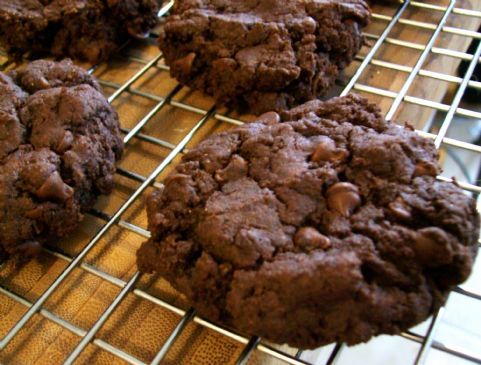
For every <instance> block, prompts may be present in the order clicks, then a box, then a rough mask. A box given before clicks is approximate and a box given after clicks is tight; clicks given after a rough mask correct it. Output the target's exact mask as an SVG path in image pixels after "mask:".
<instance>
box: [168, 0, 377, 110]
mask: <svg viewBox="0 0 481 365" xmlns="http://www.w3.org/2000/svg"><path fill="white" fill-rule="evenodd" d="M369 16H370V13H369V9H368V7H367V5H366V3H365V2H364V0H348V1H341V0H326V1H311V2H306V1H302V0H295V1H282V0H260V1H258V0H256V1H253V0H248V1H234V0H225V1H219V0H179V1H176V3H175V5H174V8H173V10H172V15H171V16H169V17H168V18H167V21H166V23H165V25H164V26H163V29H162V31H161V34H160V48H161V49H162V51H163V53H164V56H165V61H166V63H167V64H168V65H170V67H171V68H170V72H171V74H172V76H174V77H175V78H177V79H178V80H179V81H180V82H181V83H183V84H185V85H188V86H190V87H192V88H194V89H199V90H202V91H204V92H205V93H207V94H209V95H212V96H214V97H215V98H216V99H217V101H218V102H219V103H221V104H227V105H229V106H233V107H237V108H240V109H243V108H245V107H248V108H249V109H250V111H252V112H254V113H255V114H259V113H261V112H264V111H269V110H282V109H286V108H288V107H292V106H293V105H297V104H299V103H300V102H304V101H307V100H311V99H314V98H316V97H318V96H320V95H322V94H324V93H325V91H326V90H327V89H328V88H329V87H330V86H331V85H332V84H333V83H334V81H335V79H336V76H337V75H338V73H339V72H340V71H341V70H342V69H344V68H345V67H346V66H347V65H348V64H349V63H350V62H351V61H352V59H353V57H354V55H355V54H356V53H357V52H358V51H359V49H360V48H361V46H362V44H363V36H362V35H361V27H363V26H365V25H366V24H367V23H368V21H369Z"/></svg>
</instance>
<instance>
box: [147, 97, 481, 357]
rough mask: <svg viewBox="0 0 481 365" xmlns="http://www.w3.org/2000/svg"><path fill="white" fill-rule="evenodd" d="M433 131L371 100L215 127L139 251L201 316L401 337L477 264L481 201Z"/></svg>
mask: <svg viewBox="0 0 481 365" xmlns="http://www.w3.org/2000/svg"><path fill="white" fill-rule="evenodd" d="M437 157H438V156H437V152H436V149H435V148H434V145H433V143H432V141H430V140H427V139H424V138H421V137H420V136H419V135H417V134H416V133H415V132H414V131H412V130H411V129H410V128H400V127H398V126H396V125H394V124H393V123H391V122H387V121H385V120H384V119H383V118H382V117H381V115H380V114H379V111H378V109H377V107H375V106H373V105H371V104H368V103H367V101H366V100H364V99H362V98H361V97H358V96H354V95H351V96H348V97H343V98H334V99H332V100H330V101H327V102H321V101H311V102H309V103H306V104H304V105H301V106H299V107H297V108H295V109H292V110H290V111H288V112H284V113H282V114H281V115H280V116H279V115H278V114H276V113H272V112H271V113H268V114H265V115H263V116H261V117H260V119H259V120H258V121H257V122H255V123H252V124H246V125H244V126H242V127H239V128H237V129H233V130H230V131H227V132H224V133H221V134H217V135H214V136H212V137H210V138H208V139H207V140H205V141H204V142H202V143H201V144H200V145H199V146H198V147H196V148H193V149H191V150H190V151H189V152H188V153H186V154H185V156H184V158H183V160H182V162H181V163H180V165H178V166H177V167H176V169H175V171H174V172H173V173H172V174H171V175H170V176H169V177H168V178H167V179H166V181H165V188H164V189H163V190H162V191H157V192H155V193H154V194H152V196H151V197H150V198H149V200H148V218H149V229H150V231H151V232H152V238H151V239H150V240H149V241H147V242H145V243H144V244H143V245H142V247H141V248H140V250H139V251H138V265H139V268H140V270H141V271H143V272H159V273H160V274H162V275H163V276H164V277H165V278H166V279H167V280H169V281H170V282H171V283H172V285H173V286H174V287H175V288H177V289H178V290H179V291H181V292H182V293H184V294H185V295H186V296H187V297H188V298H189V299H190V300H191V301H192V303H193V305H194V306H195V308H197V310H198V312H199V313H200V315H202V316H205V317H207V318H209V319H211V320H214V321H221V322H223V323H225V324H227V325H229V326H232V327H235V328H237V329H239V330H241V331H244V332H246V333H249V334H255V335H258V336H261V337H264V338H266V339H269V340H272V341H275V342H280V343H288V344H290V345H292V346H296V347H300V348H314V347H317V346H320V345H323V344H327V343H330V342H333V341H342V342H346V343H348V344H350V345H352V344H356V343H359V342H362V341H367V340H369V338H371V337H372V336H374V335H378V334H381V333H389V334H395V333H399V332H400V331H402V330H405V329H406V328H408V327H411V326H413V325H415V324H417V323H419V322H421V321H423V320H424V319H426V318H427V317H428V316H429V315H430V314H431V313H433V311H435V310H436V309H437V308H439V306H440V305H442V304H443V303H444V301H445V299H446V296H447V294H448V292H449V291H450V290H451V289H452V288H453V287H454V286H455V285H457V284H459V283H461V282H462V281H464V280H465V279H466V278H467V277H468V275H469V274H470V271H471V267H472V264H473V260H474V258H475V254H476V250H477V239H478V236H479V217H478V213H477V212H476V206H475V201H474V199H473V198H471V197H469V196H467V195H465V194H464V193H463V191H462V190H461V189H460V188H459V187H458V186H456V184H454V183H446V182H439V181H437V180H436V175H437V174H438V173H439V169H440V168H439V165H438V162H437Z"/></svg>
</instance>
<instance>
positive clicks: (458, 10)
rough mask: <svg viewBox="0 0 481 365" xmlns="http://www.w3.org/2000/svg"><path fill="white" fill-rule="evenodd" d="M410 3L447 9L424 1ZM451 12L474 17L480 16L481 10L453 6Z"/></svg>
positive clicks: (430, 8)
mask: <svg viewBox="0 0 481 365" xmlns="http://www.w3.org/2000/svg"><path fill="white" fill-rule="evenodd" d="M401 2H402V1H401ZM411 5H412V6H415V7H417V8H422V9H427V10H436V11H442V12H445V11H446V9H447V8H446V7H445V6H442V5H433V4H426V3H422V2H419V1H411ZM453 14H458V15H466V16H472V17H475V18H481V11H477V10H470V9H463V8H457V7H455V8H454V9H453Z"/></svg>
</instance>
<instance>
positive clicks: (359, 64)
mask: <svg viewBox="0 0 481 365" xmlns="http://www.w3.org/2000/svg"><path fill="white" fill-rule="evenodd" d="M172 5H173V1H170V2H168V3H167V4H165V5H164V7H163V8H162V9H161V11H160V12H159V16H160V17H163V16H164V15H165V14H166V13H167V12H168V10H169V9H170V7H171V6H172ZM479 5H480V6H479V8H480V9H478V10H472V9H465V8H463V7H461V6H458V5H457V3H456V1H455V0H451V1H446V5H432V4H428V3H423V2H418V1H409V0H406V1H404V2H400V5H399V7H397V8H396V9H394V10H393V13H392V14H391V15H385V14H379V13H374V14H373V19H374V22H376V23H378V25H379V26H380V27H382V31H381V32H380V33H378V34H373V33H370V32H369V29H368V31H366V33H365V36H366V38H367V39H369V40H370V41H371V42H372V47H371V48H370V49H367V51H366V52H364V53H363V54H362V53H361V55H359V56H358V57H357V59H356V62H355V64H354V65H353V68H352V74H351V75H350V77H349V79H348V81H347V83H344V85H342V86H343V90H342V92H341V93H340V94H341V95H345V94H347V93H349V92H351V91H356V92H361V93H364V94H366V95H367V96H376V97H381V98H382V99H383V100H389V101H390V104H389V106H388V107H387V108H386V109H387V111H386V117H387V118H393V117H394V116H395V115H397V113H398V112H399V111H400V109H401V108H402V106H404V105H411V106H415V107H417V108H427V109H430V110H432V111H435V112H438V113H444V114H442V115H443V117H442V122H441V123H440V124H439V126H437V127H436V128H435V127H433V125H432V123H426V126H424V127H423V128H420V130H418V132H419V133H420V134H421V135H423V136H425V137H426V138H431V139H433V140H434V143H435V145H436V147H437V148H457V149H460V150H465V151H470V152H471V153H475V154H481V146H479V145H478V144H475V143H472V142H470V141H463V140H460V139H454V138H449V137H447V133H448V130H449V127H450V125H451V123H452V121H453V119H454V118H455V117H457V116H462V117H467V118H472V119H473V120H475V119H481V112H480V111H478V110H473V109H470V108H466V107H461V101H462V97H463V94H464V93H465V90H466V89H467V88H472V89H477V90H481V82H479V81H476V80H471V76H472V75H473V72H474V70H475V67H476V66H477V65H478V63H479V62H481V58H480V57H481V45H479V46H477V48H476V50H475V52H474V54H470V53H467V52H465V51H460V50H454V49H448V48H443V47H442V46H436V44H437V41H438V40H439V39H440V38H441V37H442V36H443V35H454V36H460V37H467V38H469V39H481V33H479V32H477V31H475V30H468V29H463V28H460V27H457V26H450V25H449V19H450V17H452V16H454V15H458V16H464V17H467V18H475V19H481V2H480V4H479ZM413 9H414V10H425V11H429V12H432V13H436V14H438V15H439V17H438V21H437V22H425V21H419V20H415V19H411V18H409V17H408V16H407V15H406V14H408V13H409V12H410V11H412V10H413ZM400 24H402V25H405V26H409V27H412V28H413V29H416V30H422V31H429V32H430V36H429V37H428V39H427V41H426V42H422V43H418V42H417V40H416V39H409V40H403V39H399V38H395V37H392V33H393V29H395V28H396V27H397V26H399V25H400ZM154 37H155V34H153V35H152V38H154ZM480 44H481V42H480ZM385 45H392V46H395V47H399V49H400V51H402V50H404V49H410V50H415V51H418V52H419V54H418V57H417V59H416V60H415V63H414V64H412V65H410V66H408V65H404V64H401V63H396V62H395V61H386V60H382V59H380V58H378V54H379V52H380V50H381V48H382V47H384V46H385ZM150 47H151V48H152V47H154V48H155V46H150ZM433 55H437V56H446V57H450V58H454V59H457V60H462V61H467V62H469V67H468V69H467V72H466V73H465V74H464V75H462V76H461V77H460V76H456V75H451V74H448V73H445V72H443V71H433V70H429V69H425V68H423V66H424V65H425V62H426V60H427V59H428V58H429V57H431V56H433ZM119 57H124V58H125V59H126V60H127V61H128V62H131V63H134V64H137V65H138V66H139V68H138V69H137V71H136V72H135V73H134V74H133V75H132V76H131V77H130V78H129V79H128V80H125V81H124V82H123V83H118V82H113V81H111V80H108V78H103V77H102V74H101V73H100V74H98V73H99V70H100V69H101V68H102V67H104V68H106V67H107V66H105V65H96V66H94V67H92V68H91V69H90V72H91V73H94V74H96V75H97V76H98V77H99V78H100V82H101V84H102V85H103V86H104V87H105V88H106V89H108V90H112V93H111V94H110V96H109V98H108V100H109V102H111V103H115V102H116V101H118V100H120V99H121V98H122V97H124V96H125V95H127V96H132V97H137V98H141V99H145V100H148V101H149V103H151V104H149V105H151V106H150V107H149V110H148V112H147V113H146V114H145V115H143V116H142V117H141V118H139V119H137V121H136V122H135V123H133V124H132V126H131V127H129V128H127V127H124V128H122V131H123V132H124V133H125V136H124V142H125V144H126V149H127V152H128V151H129V149H130V148H133V147H132V144H134V143H136V142H137V141H142V142H143V143H147V144H150V145H152V146H155V147H158V148H161V149H162V150H163V151H166V152H165V154H164V155H163V156H162V157H161V158H159V159H160V163H158V164H157V166H156V167H155V168H153V170H152V171H151V172H150V173H149V174H148V176H143V175H141V174H139V173H137V172H135V171H132V170H131V169H126V168H123V167H119V168H118V170H117V173H118V176H119V177H122V178H126V179H128V180H130V181H132V182H135V183H136V184H137V185H136V188H135V189H134V190H133V192H132V193H129V194H128V195H127V197H126V199H125V200H124V201H123V202H121V203H120V204H119V205H118V207H117V208H116V209H114V210H113V211H112V212H110V213H107V212H104V211H102V210H96V209H94V210H92V211H91V212H90V213H89V215H90V216H92V217H94V218H95V219H98V220H101V221H102V224H101V225H100V226H99V230H98V231H97V232H95V233H94V234H93V235H91V236H90V237H88V242H87V243H86V244H85V245H84V246H83V247H82V248H81V250H79V252H77V253H76V254H75V255H69V254H66V253H64V252H61V251H60V250H58V249H53V248H45V253H46V254H48V255H51V256H53V257H54V258H56V259H58V260H61V261H62V262H64V263H65V267H64V269H63V270H62V271H61V272H60V273H59V274H58V276H57V277H56V278H55V280H53V281H52V283H51V284H50V285H49V286H48V287H47V288H46V289H45V291H43V293H42V294H41V295H39V296H38V297H37V298H35V299H34V300H29V299H27V298H25V296H22V295H21V294H18V293H16V292H15V290H13V289H12V288H11V287H8V286H6V285H3V282H2V281H0V298H1V297H2V296H3V297H6V298H9V299H11V300H13V301H15V302H16V303H19V304H21V305H23V306H25V308H26V311H25V313H24V314H23V315H22V316H21V317H20V318H19V320H18V322H16V323H15V324H14V325H13V327H11V328H10V330H9V331H8V332H7V333H6V334H5V335H4V337H3V338H2V339H1V340H0V354H1V351H2V350H5V349H6V348H7V347H8V346H9V344H11V343H12V341H13V340H14V339H15V337H16V336H18V334H19V333H20V332H21V331H22V330H25V329H26V327H28V323H29V321H31V320H32V317H34V316H37V315H40V316H42V317H43V318H44V319H46V320H48V321H51V322H53V323H55V324H57V325H58V326H60V327H62V328H63V329H65V330H67V331H69V332H71V333H72V334H74V335H75V336H77V337H78V338H79V341H78V342H77V345H76V346H75V348H73V349H71V351H70V352H69V355H68V357H67V358H65V359H64V360H63V361H64V363H65V364H72V363H74V362H75V361H76V360H77V359H78V358H79V356H80V355H81V354H82V352H83V351H84V350H85V349H86V348H87V347H88V346H92V345H93V346H95V347H97V348H100V349H102V350H103V351H106V352H108V353H110V354H112V355H114V356H115V358H118V359H119V360H122V361H124V362H126V363H130V364H135V365H140V364H146V363H150V364H159V363H162V362H163V360H164V359H165V357H166V355H167V354H168V352H169V351H170V350H171V349H172V347H173V346H174V344H175V342H176V340H178V339H179V337H180V336H182V334H183V332H184V331H185V329H186V327H187V326H188V325H189V324H191V323H197V324H198V325H200V326H202V327H205V328H207V329H208V330H211V331H215V332H217V333H220V334H221V335H222V336H226V337H228V338H230V339H232V340H233V341H235V342H238V343H240V344H242V346H243V349H242V351H240V353H239V355H238V357H237V360H236V363H237V364H247V363H248V362H249V361H252V356H253V354H254V353H256V352H259V353H263V354H264V355H265V356H268V357H270V358H273V359H277V360H279V361H280V362H282V363H287V364H296V365H299V364H308V362H307V361H306V360H304V359H303V356H302V355H303V351H302V350H298V351H286V350H285V349H283V348H279V347H277V346H274V345H272V344H269V343H266V342H264V341H262V339H260V338H258V337H251V338H248V337H246V336H244V335H242V334H239V333H236V332H234V331H231V330H229V329H226V328H223V327H221V326H218V325H216V324H214V323H211V322H209V321H206V320H204V319H203V318H201V317H199V316H197V315H196V313H195V310H194V309H192V308H190V309H189V308H182V307H181V306H177V305H175V304H172V303H170V302H169V301H168V300H165V299H163V298H160V297H158V296H156V295H153V294H151V293H149V291H148V290H146V289H143V288H141V287H140V286H139V285H138V283H139V280H140V276H141V275H140V274H139V273H138V272H134V273H131V275H130V276H129V277H127V278H126V279H124V278H120V277H117V276H115V275H112V274H111V273H109V272H107V270H103V269H102V268H101V267H98V266H96V265H95V264H92V263H89V262H86V260H85V259H86V257H87V255H88V254H89V253H90V252H91V251H92V250H93V249H94V247H95V246H96V245H97V244H98V243H99V242H100V241H101V240H102V239H103V238H104V237H105V236H106V235H107V234H108V232H109V231H110V230H111V229H113V227H118V228H119V229H120V230H125V231H128V232H131V233H133V234H134V235H138V236H140V237H141V238H142V239H145V238H148V237H149V232H148V231H147V230H146V229H145V228H143V227H142V226H141V224H139V223H137V221H135V222H132V221H129V218H128V217H129V216H130V215H129V214H128V211H129V209H131V208H132V207H133V206H134V205H136V204H141V203H139V201H140V200H141V196H142V194H143V193H144V192H145V191H146V190H147V189H152V188H154V189H155V188H159V187H161V186H162V183H161V177H162V176H164V174H165V173H166V172H167V171H168V169H169V167H170V166H171V165H172V164H175V161H176V159H177V158H178V156H179V155H181V154H182V153H183V151H185V149H186V148H187V147H188V146H189V144H190V143H192V141H195V140H196V139H197V134H202V135H204V134H206V133H204V132H202V133H201V130H203V128H207V124H208V123H211V125H218V124H220V125H240V124H242V123H243V120H242V119H240V118H238V117H232V116H230V115H231V114H229V113H222V112H220V111H219V112H218V111H217V110H216V108H215V107H214V106H212V107H207V108H205V107H201V106H198V105H194V103H190V102H189V99H188V98H178V96H179V95H180V94H181V93H182V92H185V91H186V88H184V87H182V86H180V85H178V84H175V83H172V84H171V85H172V87H171V88H170V89H169V90H170V91H169V92H168V93H167V94H165V95H164V96H159V95H158V94H156V93H153V92H150V91H145V90H143V89H142V88H139V87H134V85H136V84H137V83H138V81H139V80H140V79H141V78H142V77H145V76H146V75H147V74H148V73H150V72H152V73H154V74H155V77H157V78H164V79H167V78H168V73H167V72H166V71H168V67H167V66H165V65H164V64H163V63H162V54H157V55H155V56H154V57H151V58H149V59H146V58H144V57H139V56H136V55H132V54H130V55H126V56H120V55H119ZM8 65H9V64H8V62H7V61H6V59H5V60H4V64H3V67H2V68H6V67H8ZM370 67H377V68H379V69H380V70H381V72H387V71H388V70H390V71H396V72H399V73H402V74H405V76H406V77H405V79H403V83H402V85H401V87H400V89H399V90H397V91H392V90H387V89H383V88H380V87H377V86H373V85H370V84H369V79H366V78H364V76H365V74H366V72H367V70H368V68H370ZM419 78H426V79H430V80H438V81H442V82H446V83H448V84H449V85H450V86H451V87H454V92H453V96H452V99H451V100H450V101H449V102H439V101H432V100H428V99H426V98H422V97H418V96H415V95H410V94H409V92H410V91H411V90H412V89H411V88H412V86H413V85H414V84H415V82H417V81H418V79H419ZM186 100H187V101H186ZM166 107H170V108H172V110H182V111H184V112H187V113H190V114H191V115H197V116H198V117H197V120H196V122H195V123H193V124H192V125H191V126H190V127H189V128H188V130H187V133H184V134H183V135H182V136H181V138H179V139H178V140H176V141H175V142H172V141H169V140H167V139H163V138H162V136H157V135H154V134H153V133H148V132H147V131H148V130H152V129H149V128H148V127H149V126H150V124H151V123H153V122H154V120H155V121H157V119H156V116H157V115H158V114H159V113H160V112H161V111H162V110H164V109H165V108H166ZM212 122H214V124H212ZM207 134H208V133H207ZM477 157H479V155H477ZM480 161H481V160H480ZM439 179H440V180H445V181H449V180H450V179H449V178H446V177H444V176H439ZM459 184H460V186H461V187H462V188H463V189H465V190H466V191H467V192H469V193H473V194H475V195H476V196H477V194H479V193H480V192H481V187H480V186H479V185H478V184H476V182H473V181H466V182H464V181H460V182H459ZM78 269H80V270H83V271H85V272H87V273H89V274H91V275H94V276H95V277H97V278H99V279H100V280H101V281H103V282H106V283H109V284H111V285H113V286H114V287H116V288H118V292H117V294H116V295H115V296H114V297H113V300H112V301H111V302H110V304H109V305H108V306H107V307H106V308H105V309H103V310H102V311H101V313H99V314H98V317H97V318H96V320H95V322H93V324H92V325H91V326H89V328H82V327H80V326H78V325H76V324H74V323H72V321H68V320H66V319H65V318H63V317H62V315H61V314H59V313H55V312H54V311H52V310H49V309H47V308H46V306H45V303H46V302H47V300H48V299H49V298H50V297H51V296H52V295H53V294H54V293H55V292H56V291H57V290H59V287H60V286H61V285H62V284H63V283H64V282H65V281H66V280H67V278H68V277H69V275H71V274H72V273H73V271H74V270H78ZM0 273H1V268H0ZM455 292H456V293H457V294H459V295H463V296H466V297H469V298H472V299H473V300H475V301H479V304H480V308H481V293H476V292H473V291H469V290H466V289H463V288H461V287H459V288H457V289H456V290H455ZM128 295H134V296H135V297H137V298H139V299H141V300H143V301H148V302H150V303H152V304H153V305H155V306H159V307H162V308H164V309H165V310H167V311H169V312H172V313H175V314H176V315H177V316H178V317H179V320H178V321H177V323H176V325H175V326H174V327H173V329H172V331H171V332H170V334H169V336H168V337H167V338H166V339H165V341H164V342H163V345H162V346H161V347H160V348H158V349H157V351H156V354H155V356H153V357H151V358H149V359H141V358H139V357H138V356H135V355H134V354H132V353H129V352H128V351H127V350H125V349H124V348H122V347H121V346H118V345H113V344H111V343H109V342H108V340H106V339H104V338H103V337H102V338H101V337H100V336H98V333H99V331H100V330H101V329H102V327H103V326H104V325H105V323H106V322H107V321H108V319H109V318H110V317H111V315H112V314H113V313H114V312H115V311H116V310H118V308H119V307H120V305H121V304H122V302H123V301H124V300H125V298H126V297H127V296H128ZM442 317H443V309H441V310H440V311H439V312H438V313H436V314H435V315H434V316H433V317H432V319H430V323H429V326H428V329H427V331H426V332H425V333H424V334H423V335H420V334H417V333H415V332H412V331H407V332H405V333H402V334H401V335H400V336H401V337H402V338H404V339H406V340H408V341H412V342H415V343H418V344H419V351H418V352H417V355H416V358H415V359H414V362H415V363H416V364H422V363H424V361H425V360H426V357H427V355H428V353H429V351H430V349H432V348H434V349H437V350H440V351H442V352H446V353H449V354H451V355H454V356H456V357H458V358H461V359H464V360H469V361H472V362H474V363H478V364H481V354H480V353H477V354H476V353H471V352H469V351H467V350H465V349H463V348H458V347H456V346H452V345H449V344H446V343H441V342H439V341H437V340H436V329H437V327H438V326H439V323H440V322H441V320H442ZM161 320H162V319H161V318H159V321H161ZM322 351H324V350H322ZM325 351H328V354H327V356H326V357H327V360H326V362H325V363H326V364H333V363H335V362H336V360H337V359H338V358H339V356H340V355H341V354H342V352H343V351H347V350H346V349H344V347H343V345H342V344H336V345H335V346H331V347H329V348H326V349H325Z"/></svg>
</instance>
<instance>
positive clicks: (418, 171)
mask: <svg viewBox="0 0 481 365" xmlns="http://www.w3.org/2000/svg"><path fill="white" fill-rule="evenodd" d="M437 173H438V171H437V169H436V167H435V166H434V165H432V164H430V163H427V162H424V161H421V162H418V163H417V164H416V166H415V168H414V176H426V175H427V176H436V175H437Z"/></svg>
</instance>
